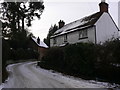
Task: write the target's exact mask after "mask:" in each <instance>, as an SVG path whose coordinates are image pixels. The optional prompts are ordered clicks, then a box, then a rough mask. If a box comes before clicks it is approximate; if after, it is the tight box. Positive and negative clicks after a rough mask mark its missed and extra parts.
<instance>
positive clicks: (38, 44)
mask: <svg viewBox="0 0 120 90" xmlns="http://www.w3.org/2000/svg"><path fill="white" fill-rule="evenodd" d="M31 39H32V42H33V45H32V46H33V48H34V50H36V51H37V52H38V53H39V58H38V60H41V58H42V57H43V56H44V55H45V54H46V52H47V50H48V48H49V47H48V46H47V45H46V44H45V43H44V42H42V41H41V40H40V38H39V37H38V38H35V37H31Z"/></svg>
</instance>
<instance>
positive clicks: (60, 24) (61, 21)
mask: <svg viewBox="0 0 120 90" xmlns="http://www.w3.org/2000/svg"><path fill="white" fill-rule="evenodd" d="M58 24H59V29H60V28H62V27H63V26H64V25H65V22H64V21H63V20H60V21H59V22H58Z"/></svg>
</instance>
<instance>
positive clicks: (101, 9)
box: [99, 0, 109, 13]
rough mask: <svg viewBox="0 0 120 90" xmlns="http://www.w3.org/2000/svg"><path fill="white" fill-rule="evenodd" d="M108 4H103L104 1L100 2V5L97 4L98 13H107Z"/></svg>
mask: <svg viewBox="0 0 120 90" xmlns="http://www.w3.org/2000/svg"><path fill="white" fill-rule="evenodd" d="M108 6H109V5H108V4H107V3H106V2H105V0H101V3H100V4H99V7H100V12H107V13H108Z"/></svg>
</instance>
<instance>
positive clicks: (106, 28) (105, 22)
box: [95, 12, 118, 43]
mask: <svg viewBox="0 0 120 90" xmlns="http://www.w3.org/2000/svg"><path fill="white" fill-rule="evenodd" d="M95 25H96V41H97V43H100V42H105V41H107V40H111V39H112V38H113V37H114V38H117V37H118V28H117V27H116V25H115V23H114V22H113V20H112V18H111V17H110V15H109V14H108V13H105V12H104V13H103V14H102V16H101V17H100V18H99V20H98V21H97V22H96V24H95Z"/></svg>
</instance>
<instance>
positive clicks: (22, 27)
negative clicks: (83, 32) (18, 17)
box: [22, 17, 24, 31]
mask: <svg viewBox="0 0 120 90" xmlns="http://www.w3.org/2000/svg"><path fill="white" fill-rule="evenodd" d="M22 31H24V17H23V18H22Z"/></svg>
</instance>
